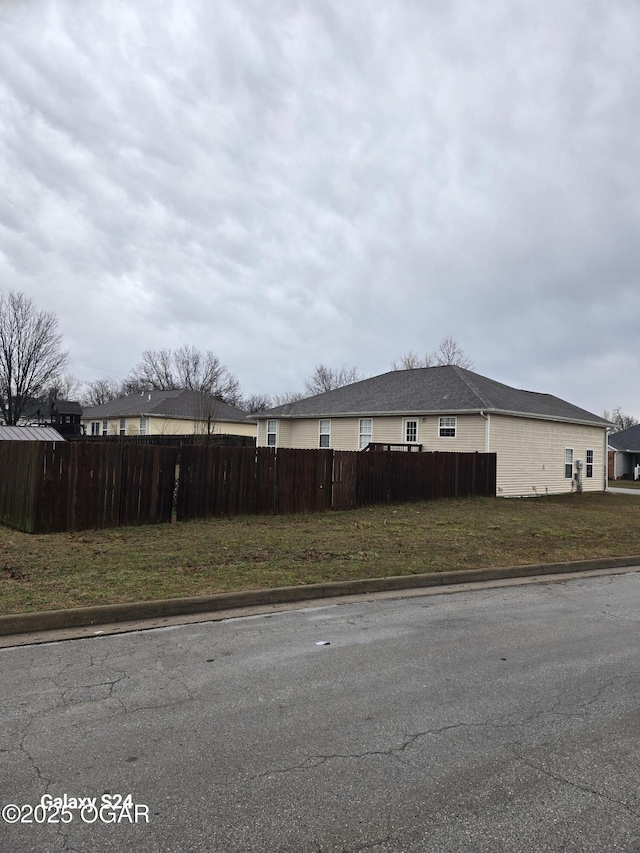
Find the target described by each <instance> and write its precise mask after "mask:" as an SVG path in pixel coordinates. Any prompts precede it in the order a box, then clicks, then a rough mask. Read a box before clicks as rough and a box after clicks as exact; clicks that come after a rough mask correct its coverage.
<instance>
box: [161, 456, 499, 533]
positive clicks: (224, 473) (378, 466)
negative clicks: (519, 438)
mask: <svg viewBox="0 0 640 853" xmlns="http://www.w3.org/2000/svg"><path fill="white" fill-rule="evenodd" d="M495 494H496V456H495V454H494V453H394V452H388V453H382V452H380V453H359V452H353V451H343V450H291V449H280V450H277V451H275V450H274V449H273V448H271V447H258V448H255V450H249V449H248V448H223V447H188V448H183V451H182V455H181V463H180V477H179V485H178V503H177V518H178V521H182V520H187V519H193V518H207V517H209V516H215V515H248V514H256V513H257V514H267V513H279V514H284V513H295V512H321V511H323V510H327V509H337V510H343V509H353V508H355V507H358V506H367V505H370V504H376V503H402V502H404V501H414V500H437V499H439V498H460V497H473V496H492V497H493V496H495Z"/></svg>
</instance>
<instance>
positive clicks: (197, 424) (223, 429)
mask: <svg viewBox="0 0 640 853" xmlns="http://www.w3.org/2000/svg"><path fill="white" fill-rule="evenodd" d="M93 420H95V421H98V420H99V421H100V422H102V421H103V420H107V422H108V426H107V435H119V434H120V418H119V417H117V418H91V419H88V420H83V423H84V424H85V428H86V430H87V434H90V432H91V421H93ZM125 423H126V427H125V429H126V435H139V434H140V416H139V415H138V416H136V417H133V416H131V417H127V418H125ZM208 430H209V425H208V424H207V423H206V421H194V420H188V419H182V418H159V417H153V416H149V430H148V432H147V435H194V434H196V435H205V434H206V433H207V431H208ZM210 431H211V434H212V435H248V436H255V434H256V425H255V424H252V423H242V422H225V421H212V422H211V425H210Z"/></svg>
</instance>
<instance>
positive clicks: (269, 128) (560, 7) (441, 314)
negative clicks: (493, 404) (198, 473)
mask: <svg viewBox="0 0 640 853" xmlns="http://www.w3.org/2000/svg"><path fill="white" fill-rule="evenodd" d="M638 44H640V3H639V2H638V0H524V2H518V3H514V2H513V0H489V2H486V0H484V2H479V0H478V2H476V0H428V2H426V1H425V0H175V2H171V0H162V2H158V0H135V2H134V0H108V2H107V0H91V2H82V0H48V2H46V0H15V2H11V0H4V2H2V3H1V4H0V288H2V289H14V290H19V291H22V292H24V293H25V294H27V295H29V296H30V297H32V298H33V299H34V300H35V301H36V303H37V305H38V307H40V308H43V309H47V310H51V311H54V312H55V313H56V315H57V316H58V318H59V322H60V329H61V331H62V332H63V334H64V340H65V347H66V348H67V349H68V350H69V353H70V365H69V369H70V372H71V373H73V374H74V375H75V376H76V377H78V378H79V379H82V380H92V379H95V378H98V377H102V376H113V377H115V378H118V379H122V378H124V376H125V375H126V374H127V373H128V371H129V369H130V368H131V367H132V366H133V365H134V364H136V362H138V361H139V359H140V357H141V354H142V351H143V350H144V349H148V348H151V349H159V348H162V347H176V346H180V345H182V344H187V343H188V344H194V345H196V346H198V347H200V348H202V349H211V350H213V351H214V352H215V353H216V354H217V355H218V356H219V357H220V359H221V360H222V361H223V363H224V364H226V365H227V367H228V368H229V369H230V370H231V371H232V372H233V373H234V374H235V375H236V376H237V377H238V379H239V381H240V384H241V387H242V390H243V391H244V392H245V393H246V394H251V393H265V394H276V393H281V392H285V391H292V390H296V389H302V387H303V382H304V378H305V377H306V376H308V374H309V373H310V372H311V371H312V370H313V368H314V366H315V365H316V364H318V363H321V362H322V363H325V364H328V365H332V366H336V367H339V366H340V365H342V364H346V365H348V366H352V365H355V366H357V367H358V368H359V369H360V371H361V372H362V373H363V374H365V375H367V376H372V375H376V374H379V373H383V372H385V371H387V370H388V369H389V368H390V362H391V361H392V360H393V359H394V358H397V357H398V356H400V355H402V354H403V353H404V352H406V351H407V350H409V349H412V350H415V351H418V352H420V353H424V352H426V351H429V350H433V349H435V348H436V347H437V345H438V343H439V342H440V340H441V339H442V338H443V337H444V336H445V335H452V336H453V337H454V338H455V339H456V340H457V341H458V342H459V344H460V345H461V346H462V348H463V349H464V350H465V352H466V353H467V355H469V356H470V357H471V358H472V359H473V361H474V364H475V370H476V371H477V372H478V373H481V374H483V375H485V376H489V377H491V378H492V379H496V380H498V381H501V382H505V383H507V384H509V385H514V386H516V387H518V388H525V389H527V390H532V391H543V392H548V393H552V394H556V395H558V396H560V397H562V398H564V399H566V400H569V401H570V402H573V403H575V404H577V405H580V406H583V407H584V408H587V409H589V410H590V411H593V412H595V413H598V414H599V413H601V412H602V410H603V409H605V408H606V409H612V408H613V407H614V406H617V405H621V406H622V408H623V410H624V411H625V412H627V413H629V414H635V415H636V416H640V381H639V377H640V349H639V347H638V339H639V334H640V286H639V285H640V277H639V271H640V62H639V61H638Z"/></svg>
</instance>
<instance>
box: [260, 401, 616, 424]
mask: <svg viewBox="0 0 640 853" xmlns="http://www.w3.org/2000/svg"><path fill="white" fill-rule="evenodd" d="M479 414H492V415H494V414H495V415H506V416H508V417H514V418H532V419H534V420H540V421H555V422H558V423H571V424H584V425H585V426H594V427H600V428H601V429H607V428H608V427H609V424H608V423H603V422H602V421H591V420H586V419H584V418H569V417H563V416H562V415H544V414H539V413H532V412H518V411H510V410H508V409H494V408H490V407H488V406H483V407H478V408H475V409H431V410H428V409H417V410H410V409H401V410H397V411H382V412H371V411H360V412H314V413H313V414H295V413H293V414H276V413H275V412H272V413H269V414H268V415H263V414H258V415H256V419H257V420H267V419H269V420H270V419H281V420H315V419H317V418H394V417H405V418H406V417H429V416H437V417H442V416H443V415H479Z"/></svg>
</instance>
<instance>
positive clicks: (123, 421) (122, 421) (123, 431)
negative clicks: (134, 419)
mask: <svg viewBox="0 0 640 853" xmlns="http://www.w3.org/2000/svg"><path fill="white" fill-rule="evenodd" d="M126 434H127V419H126V418H120V435H126Z"/></svg>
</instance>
